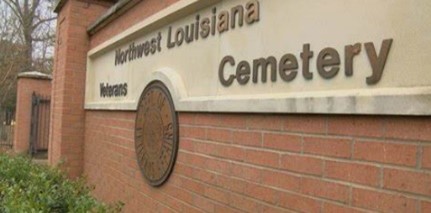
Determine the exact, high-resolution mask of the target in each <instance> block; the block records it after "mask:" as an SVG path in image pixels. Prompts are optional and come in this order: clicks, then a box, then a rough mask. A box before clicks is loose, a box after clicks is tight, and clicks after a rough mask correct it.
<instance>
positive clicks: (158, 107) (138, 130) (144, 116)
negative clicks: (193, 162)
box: [135, 81, 178, 186]
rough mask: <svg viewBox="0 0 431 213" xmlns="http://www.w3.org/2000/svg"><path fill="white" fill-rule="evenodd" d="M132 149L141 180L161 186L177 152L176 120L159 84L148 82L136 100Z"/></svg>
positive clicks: (168, 99) (170, 170)
mask: <svg viewBox="0 0 431 213" xmlns="http://www.w3.org/2000/svg"><path fill="white" fill-rule="evenodd" d="M135 149H136V156H137V159H138V164H139V167H140V169H141V172H142V174H143V176H144V177H145V179H146V180H147V181H148V183H149V184H150V185H151V186H160V185H162V184H163V183H164V182H165V181H166V180H167V179H168V178H169V175H170V173H171V172H172V169H173V167H174V164H175V159H176V156H177V152H178V120H177V114H176V112H175V108H174V104H173V102H172V98H171V95H170V93H169V91H168V89H167V88H166V87H165V86H164V85H163V83H161V82H157V81H156V82H153V83H151V84H150V85H149V86H148V87H147V88H146V89H145V90H144V92H143V93H142V95H141V98H140V100H139V106H138V111H137V114H136V124H135Z"/></svg>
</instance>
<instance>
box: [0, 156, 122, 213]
mask: <svg viewBox="0 0 431 213" xmlns="http://www.w3.org/2000/svg"><path fill="white" fill-rule="evenodd" d="M120 211H121V204H120V203H118V204H116V205H111V206H109V205H105V204H103V203H100V202H98V201H97V200H96V199H94V198H93V197H92V196H91V195H90V188H89V187H87V186H86V184H85V181H84V180H83V179H79V180H76V181H72V180H68V179H67V178H66V177H65V175H64V174H63V173H62V172H61V171H59V169H56V168H50V167H48V166H42V165H37V164H33V163H32V162H31V160H30V159H29V158H27V157H23V156H16V157H11V156H9V155H6V154H1V153H0V212H5V213H8V212H120Z"/></svg>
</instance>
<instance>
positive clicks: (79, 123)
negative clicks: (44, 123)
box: [48, 0, 112, 177]
mask: <svg viewBox="0 0 431 213" xmlns="http://www.w3.org/2000/svg"><path fill="white" fill-rule="evenodd" d="M110 2H112V1H109V2H105V1H102V0H98V1H97V0H61V1H60V3H59V4H58V5H57V8H56V12H57V13H58V18H57V43H56V47H55V61H54V72H53V89H52V102H51V109H52V113H51V124H50V144H49V154H48V158H49V163H50V165H56V164H58V163H59V162H62V163H63V164H62V168H63V169H64V170H65V171H67V173H68V174H69V176H70V177H77V176H79V175H80V174H81V173H82V168H83V165H82V164H83V143H84V122H85V120H84V119H85V113H84V92H85V76H86V61H87V52H88V50H89V37H88V35H87V27H88V26H89V25H91V24H92V23H93V22H94V21H95V20H96V19H97V18H98V17H99V16H101V15H102V14H103V13H104V12H105V11H106V10H107V9H108V8H109V7H110V6H111V5H112V3H110Z"/></svg>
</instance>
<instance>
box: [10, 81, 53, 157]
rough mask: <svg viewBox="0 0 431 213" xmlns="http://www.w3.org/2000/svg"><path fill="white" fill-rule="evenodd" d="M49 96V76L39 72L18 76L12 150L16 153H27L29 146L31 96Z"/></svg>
mask: <svg viewBox="0 0 431 213" xmlns="http://www.w3.org/2000/svg"><path fill="white" fill-rule="evenodd" d="M33 92H35V93H36V94H38V95H42V96H50V95H51V76H50V75H46V74H42V73H39V72H24V73H20V74H19V75H18V85H17V94H16V116H15V118H16V119H15V120H16V125H15V132H14V137H13V138H14V139H13V150H14V151H15V152H16V153H26V152H28V148H29V144H30V122H31V96H32V94H33Z"/></svg>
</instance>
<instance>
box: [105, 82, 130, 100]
mask: <svg viewBox="0 0 431 213" xmlns="http://www.w3.org/2000/svg"><path fill="white" fill-rule="evenodd" d="M126 95H127V83H123V84H114V85H110V84H108V83H101V84H100V97H102V98H110V97H124V96H126Z"/></svg>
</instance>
